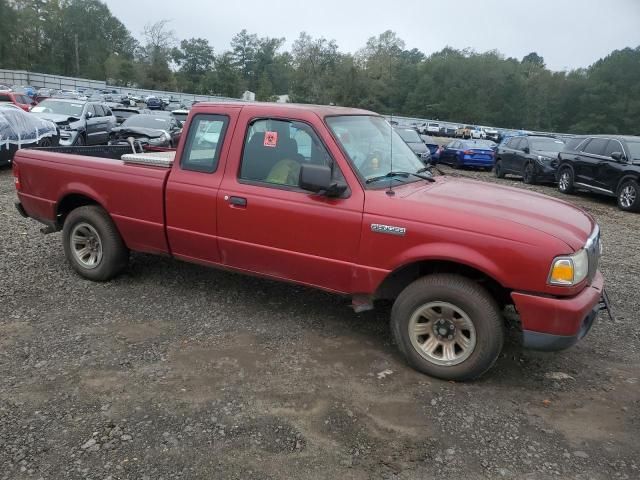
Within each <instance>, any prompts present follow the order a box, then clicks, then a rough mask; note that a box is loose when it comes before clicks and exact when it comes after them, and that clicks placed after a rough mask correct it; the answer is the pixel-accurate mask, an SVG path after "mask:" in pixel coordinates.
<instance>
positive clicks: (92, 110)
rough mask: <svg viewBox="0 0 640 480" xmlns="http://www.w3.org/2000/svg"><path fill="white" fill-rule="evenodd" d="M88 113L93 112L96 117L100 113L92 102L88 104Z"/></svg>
mask: <svg viewBox="0 0 640 480" xmlns="http://www.w3.org/2000/svg"><path fill="white" fill-rule="evenodd" d="M87 113H92V114H93V116H94V117H97V116H98V113H97V112H96V109H95V108H94V107H93V105H92V104H88V105H87Z"/></svg>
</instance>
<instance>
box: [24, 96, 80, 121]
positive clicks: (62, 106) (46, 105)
mask: <svg viewBox="0 0 640 480" xmlns="http://www.w3.org/2000/svg"><path fill="white" fill-rule="evenodd" d="M83 108H84V104H83V103H80V102H78V103H76V102H61V101H59V100H43V101H42V102H40V103H39V104H38V105H36V106H35V107H33V108H32V109H31V111H32V112H34V113H56V114H60V115H68V116H70V117H78V118H80V116H82V109H83Z"/></svg>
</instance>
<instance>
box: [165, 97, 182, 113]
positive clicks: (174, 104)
mask: <svg viewBox="0 0 640 480" xmlns="http://www.w3.org/2000/svg"><path fill="white" fill-rule="evenodd" d="M181 108H182V103H180V102H179V101H177V100H171V101H170V102H169V103H167V104H166V105H165V107H164V109H165V110H166V111H168V112H172V111H174V110H179V109H181Z"/></svg>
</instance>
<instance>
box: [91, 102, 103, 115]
mask: <svg viewBox="0 0 640 480" xmlns="http://www.w3.org/2000/svg"><path fill="white" fill-rule="evenodd" d="M93 108H95V109H96V117H104V109H103V108H102V105H94V106H93Z"/></svg>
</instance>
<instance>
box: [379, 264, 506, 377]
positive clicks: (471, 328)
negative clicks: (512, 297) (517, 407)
mask: <svg viewBox="0 0 640 480" xmlns="http://www.w3.org/2000/svg"><path fill="white" fill-rule="evenodd" d="M391 329H392V332H393V336H394V339H395V341H396V343H397V344H398V347H399V349H400V351H401V352H402V354H403V355H404V357H405V358H406V360H407V362H408V363H409V364H410V365H411V366H412V367H413V368H415V369H416V370H418V371H420V372H422V373H425V374H427V375H431V376H433V377H438V378H443V379H446V380H470V379H473V378H477V377H479V376H480V375H482V374H483V373H484V372H486V371H487V370H488V369H489V368H491V366H492V365H493V364H494V363H495V361H496V360H497V358H498V355H499V354H500V351H501V350H502V345H503V343H504V328H503V322H502V318H501V315H500V309H499V308H498V305H497V303H496V302H495V300H494V299H493V298H492V297H491V295H490V294H489V293H488V292H487V291H486V290H485V289H484V288H483V287H482V286H480V285H479V284H478V283H476V282H474V281H472V280H470V279H468V278H466V277H462V276H460V275H452V274H435V275H429V276H426V277H423V278H420V279H418V280H416V281H415V282H413V283H412V284H411V285H409V286H408V287H407V288H406V289H405V290H403V291H402V293H401V294H400V296H399V297H398V298H397V300H396V301H395V303H394V305H393V308H392V311H391Z"/></svg>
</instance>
